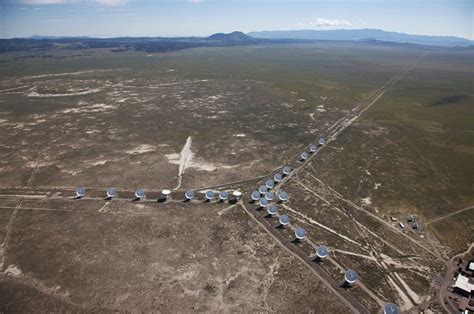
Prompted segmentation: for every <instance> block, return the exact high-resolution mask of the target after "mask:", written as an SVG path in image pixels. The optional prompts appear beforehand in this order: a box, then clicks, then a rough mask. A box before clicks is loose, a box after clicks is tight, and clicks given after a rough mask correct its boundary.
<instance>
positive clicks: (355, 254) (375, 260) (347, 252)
mask: <svg viewBox="0 0 474 314" xmlns="http://www.w3.org/2000/svg"><path fill="white" fill-rule="evenodd" d="M331 251H333V252H339V253H342V254H346V255H353V256H359V257H362V258H365V259H368V260H371V261H374V262H377V259H376V258H375V257H373V256H369V255H363V254H359V253H354V252H350V251H344V250H339V249H334V248H333V249H332V250H331Z"/></svg>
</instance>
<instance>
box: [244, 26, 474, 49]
mask: <svg viewBox="0 0 474 314" xmlns="http://www.w3.org/2000/svg"><path fill="white" fill-rule="evenodd" d="M247 35H249V36H252V37H254V38H265V39H299V40H344V41H360V40H364V41H367V40H376V41H386V42H396V43H408V44H418V45H430V46H461V47H466V46H472V45H474V41H472V40H468V39H466V38H461V37H455V36H428V35H410V34H405V33H397V32H387V31H383V30H380V29H367V28H366V29H336V30H311V29H306V30H287V31H261V32H251V33H248V34H247Z"/></svg>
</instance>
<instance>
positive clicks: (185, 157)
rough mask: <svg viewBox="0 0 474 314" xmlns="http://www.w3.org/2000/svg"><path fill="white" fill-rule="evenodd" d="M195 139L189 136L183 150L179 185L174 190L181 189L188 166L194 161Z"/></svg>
mask: <svg viewBox="0 0 474 314" xmlns="http://www.w3.org/2000/svg"><path fill="white" fill-rule="evenodd" d="M192 143H193V139H192V137H191V136H188V139H187V140H186V144H184V146H183V149H182V150H181V153H180V155H179V156H180V157H179V167H178V185H177V186H176V187H175V188H174V189H173V190H177V189H179V188H180V187H181V177H182V175H183V174H184V171H185V170H186V167H187V165H188V164H189V163H190V162H191V161H192V160H193V153H192V152H191V144H192Z"/></svg>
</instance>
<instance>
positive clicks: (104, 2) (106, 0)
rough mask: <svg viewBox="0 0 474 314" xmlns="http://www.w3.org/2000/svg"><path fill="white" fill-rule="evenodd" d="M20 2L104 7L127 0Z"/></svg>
mask: <svg viewBox="0 0 474 314" xmlns="http://www.w3.org/2000/svg"><path fill="white" fill-rule="evenodd" d="M21 2H22V3H25V4H30V5H47V4H92V5H99V6H105V7H119V6H124V5H126V4H127V0H21Z"/></svg>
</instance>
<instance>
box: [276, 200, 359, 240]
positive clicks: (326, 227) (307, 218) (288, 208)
mask: <svg viewBox="0 0 474 314" xmlns="http://www.w3.org/2000/svg"><path fill="white" fill-rule="evenodd" d="M282 206H283V207H284V208H285V209H287V210H288V211H290V212H292V213H294V214H296V215H297V216H299V217H301V218H303V219H304V220H306V221H307V222H309V223H310V224H313V225H316V226H318V227H320V228H322V229H324V230H326V231H329V232H331V233H333V234H335V235H337V236H338V237H340V238H342V239H344V240H346V241H348V242H350V243H352V244H355V245H357V246H359V247H362V244H360V243H359V242H357V241H354V240H352V239H351V238H349V237H347V236H345V235H343V234H340V233H338V232H337V231H335V230H333V229H331V228H329V227H328V226H325V225H323V224H321V223H319V222H317V221H316V220H314V219H312V218H310V217H308V216H306V215H304V214H302V213H300V212H298V211H296V210H294V209H292V208H291V207H289V206H288V205H285V204H283V205H282Z"/></svg>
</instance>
